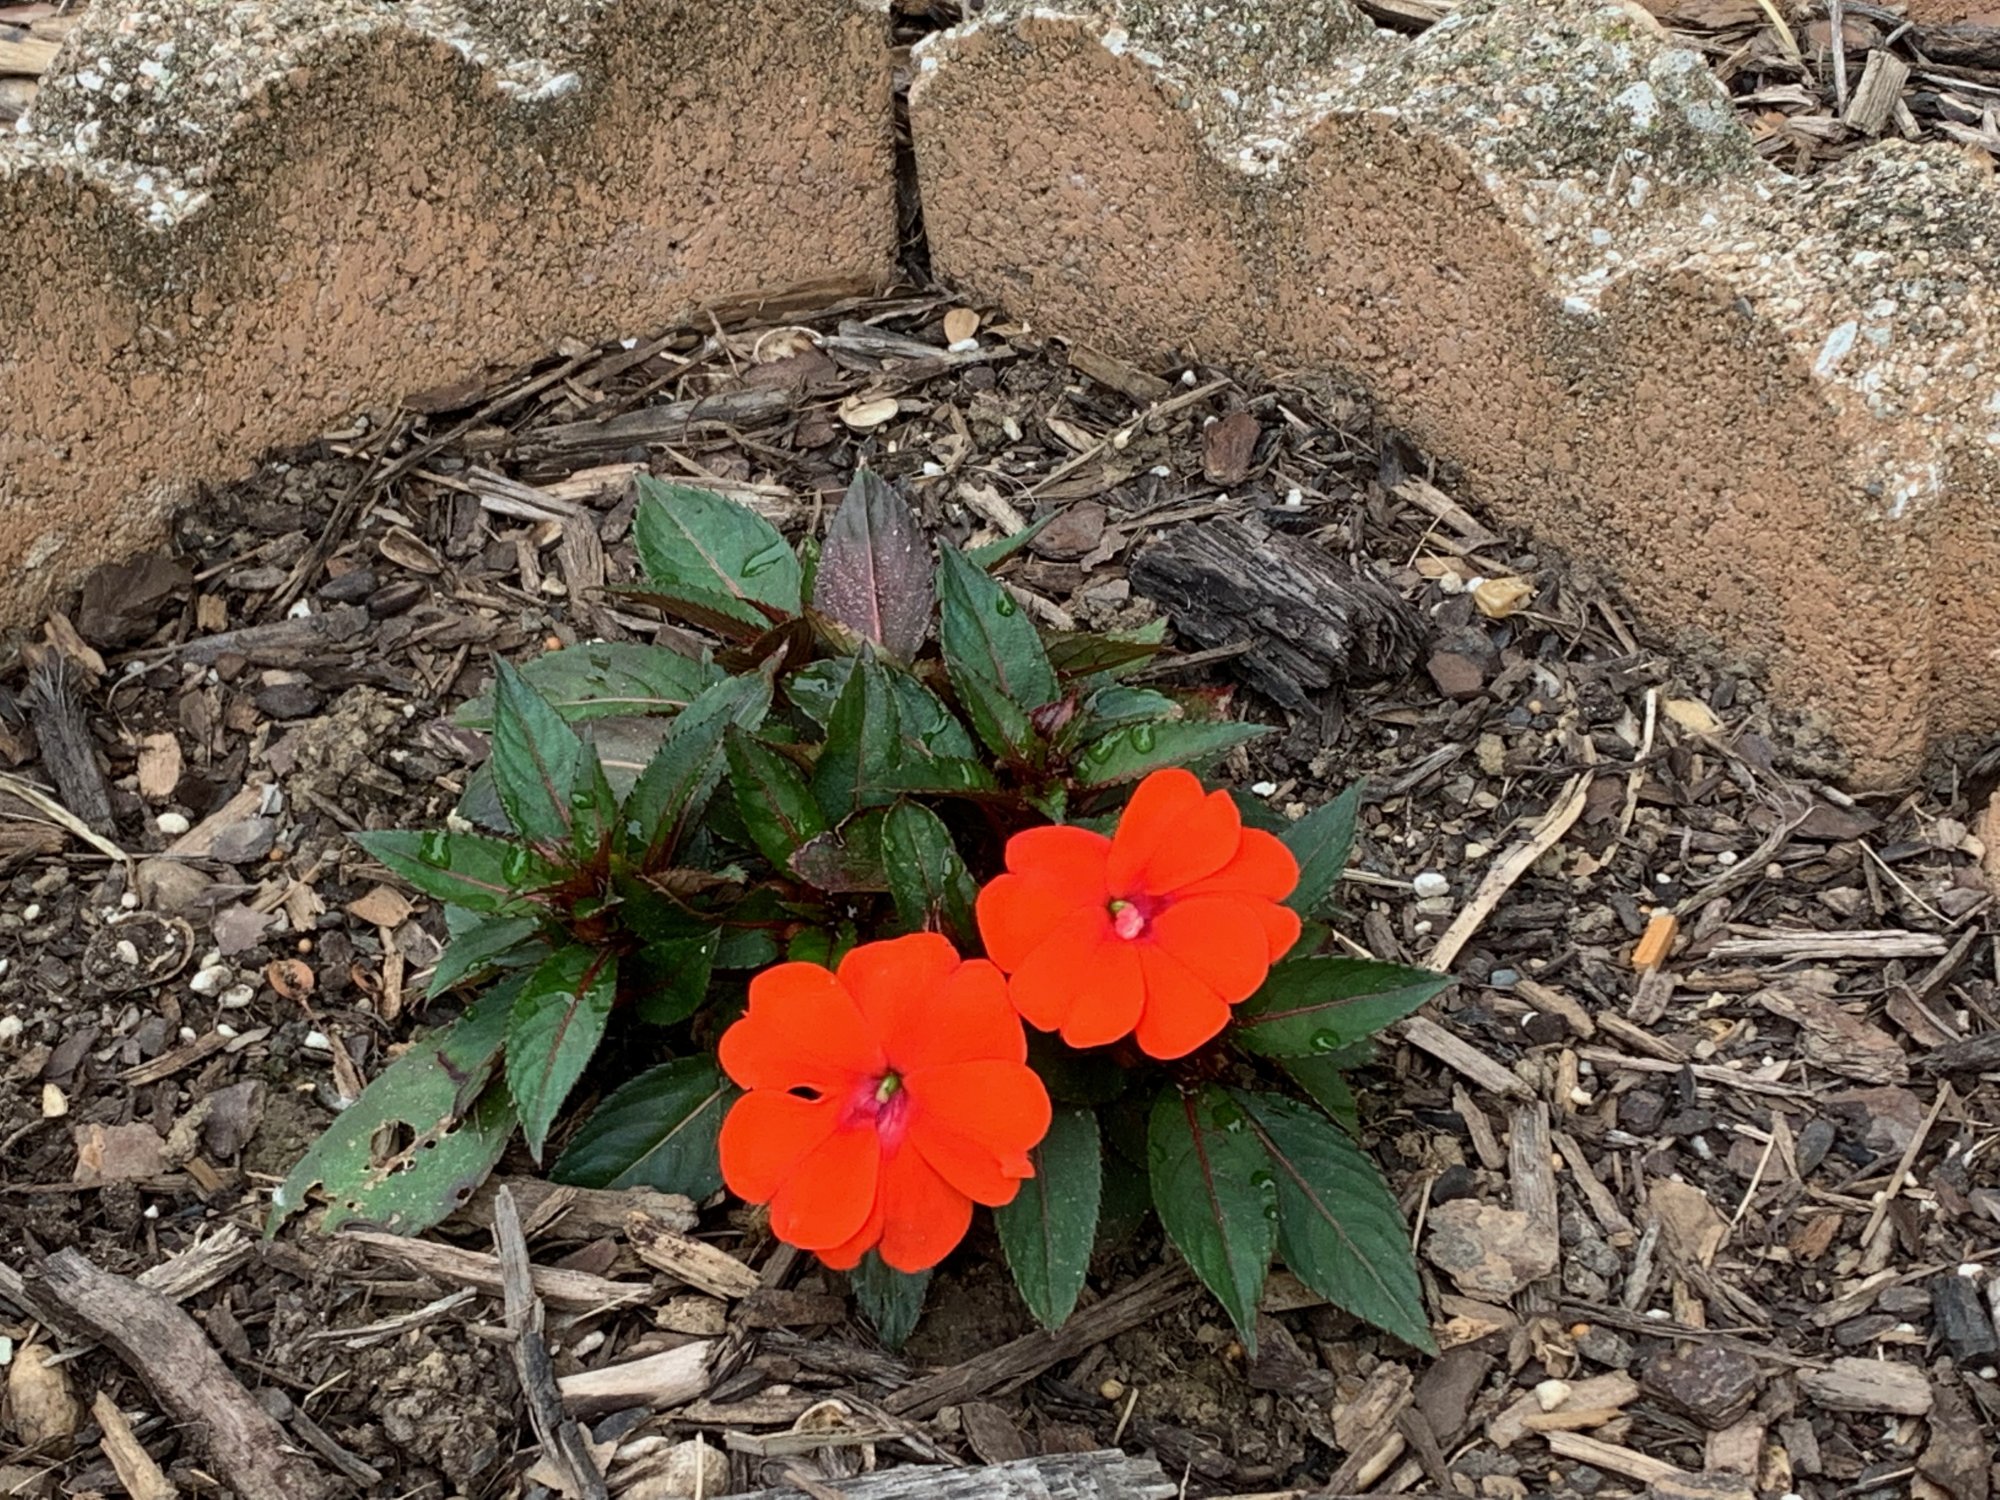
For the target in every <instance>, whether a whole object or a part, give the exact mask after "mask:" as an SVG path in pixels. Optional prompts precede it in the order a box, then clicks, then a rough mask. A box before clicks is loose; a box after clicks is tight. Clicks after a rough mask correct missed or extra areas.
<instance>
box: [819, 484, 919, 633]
mask: <svg viewBox="0 0 2000 1500" xmlns="http://www.w3.org/2000/svg"><path fill="white" fill-rule="evenodd" d="M935 602H936V595H935V593H934V592H933V585H932V582H931V547H930V542H929V540H928V539H927V538H926V537H925V536H924V532H923V528H922V527H921V526H919V525H918V524H917V518H916V517H915V516H914V515H912V514H911V513H910V507H909V505H908V504H906V503H905V502H904V500H903V497H902V496H901V495H899V494H897V493H896V491H895V490H894V489H892V488H891V487H890V486H889V485H888V484H887V483H886V482H885V481H884V480H883V479H882V478H881V476H880V475H878V474H876V473H875V472H874V471H873V470H872V469H857V470H855V472H854V482H853V483H852V484H850V485H849V486H848V487H847V496H846V498H845V499H843V500H842V501H841V502H840V508H839V509H838V510H836V511H835V512H834V513H833V519H832V520H831V521H829V522H828V523H827V527H826V541H825V544H824V545H823V546H822V547H821V549H820V557H819V568H818V571H817V573H816V574H815V575H814V578H813V608H814V609H816V610H818V611H819V612H820V613H821V614H823V615H825V616H826V617H827V618H828V619H831V620H837V621H838V622H839V623H840V624H842V625H845V626H846V627H847V628H848V629H850V630H852V631H853V632H854V633H855V634H857V635H859V636H861V637H862V638H863V639H864V640H869V641H873V642H874V643H875V644H876V645H877V646H880V647H881V648H882V649H883V650H884V651H886V652H887V653H888V654H889V655H891V656H893V657H895V658H896V659H897V660H899V661H908V660H909V659H910V658H911V657H913V656H915V655H916V654H917V648H918V647H919V646H921V645H923V643H924V637H925V636H926V635H928V634H930V628H931V606H932V605H933V604H934V603H935Z"/></svg>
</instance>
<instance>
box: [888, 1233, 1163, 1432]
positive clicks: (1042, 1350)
mask: <svg viewBox="0 0 2000 1500" xmlns="http://www.w3.org/2000/svg"><path fill="white" fill-rule="evenodd" d="M1193 1295H1194V1284H1193V1280H1192V1278H1191V1277H1190V1276H1189V1275H1188V1273H1187V1271H1186V1270H1185V1269H1183V1268H1182V1267H1181V1266H1179V1265H1172V1266H1161V1267H1159V1268H1157V1269H1155V1270H1152V1271H1148V1272H1147V1273H1146V1274H1145V1275H1144V1276H1141V1277H1140V1278H1139V1279H1138V1280H1137V1281H1135V1282H1133V1283H1132V1284H1131V1285H1130V1286H1128V1287H1126V1288H1125V1289H1124V1290H1123V1291H1121V1292H1117V1293H1114V1294H1113V1295H1112V1296H1109V1297H1106V1298H1105V1299H1104V1300H1103V1301H1102V1302H1096V1303H1092V1304H1091V1305H1090V1306H1089V1307H1086V1308H1082V1309H1079V1310H1078V1312H1077V1313H1076V1315H1075V1316H1074V1317H1072V1318H1071V1319H1070V1320H1069V1321H1068V1322H1067V1323H1065V1324H1063V1326H1062V1327H1061V1328H1058V1329H1056V1330H1055V1331H1054V1332H1053V1333H1030V1334H1026V1335H1024V1336H1022V1337H1021V1338H1018V1339H1015V1340H1014V1341H1013V1342H1012V1343H1011V1344H1002V1345H1001V1346H1000V1347H999V1348H998V1349H995V1350H993V1351H992V1352H991V1353H988V1354H981V1355H978V1356H976V1357H975V1358H973V1359H969V1360H967V1361H965V1362H964V1363H963V1364H958V1365H953V1366H952V1367H951V1368H950V1369H946V1370H939V1371H938V1372H937V1373H936V1374H934V1375H926V1376H925V1377H924V1378H923V1379H921V1380H916V1381H912V1382H911V1383H910V1384H909V1385H906V1386H904V1387H903V1388H902V1389H901V1390H900V1391H897V1392H896V1393H895V1394H894V1395H893V1396H891V1397H889V1399H888V1400H886V1401H884V1402H883V1403H882V1404H883V1405H884V1406H885V1407H887V1408H888V1409H889V1410H890V1411H892V1412H894V1413H895V1414H896V1415H897V1416H899V1417H915V1418H916V1419H918V1420H919V1421H922V1420H923V1419H925V1418H927V1417H933V1416H936V1415H937V1412H938V1409H939V1408H940V1407H945V1406H956V1405H958V1404H959V1403H961V1402H964V1401H969V1400H971V1399H972V1398H973V1397H975V1396H983V1395H986V1394H987V1393H988V1392H992V1391H1009V1390H1013V1389H1015V1388H1017V1387H1018V1386H1021V1385H1024V1384H1025V1383H1027V1382H1028V1381H1030V1380H1033V1379H1034V1378H1035V1377H1036V1376H1037V1375H1039V1374H1041V1373H1042V1371H1044V1370H1046V1369H1048V1367H1049V1366H1050V1365H1053V1364H1059V1363H1060V1362H1061V1361H1063V1360H1065V1359H1074V1358H1075V1357H1076V1356H1077V1355H1079V1354H1081V1353H1083V1352H1084V1351H1085V1350H1086V1349H1090V1348H1093V1347H1094V1346H1096V1345H1098V1344H1101V1343H1103V1342H1104V1341H1105V1340H1106V1339H1109V1338H1115V1337H1116V1336H1117V1335H1119V1334H1121V1333H1123V1332H1125V1330H1126V1329H1128V1328H1137V1327H1138V1326H1139V1325H1140V1324H1141V1323H1146V1322H1150V1321H1151V1320H1152V1319H1154V1318H1157V1317H1158V1316H1160V1314H1162V1313H1164V1312H1165V1311H1167V1309H1168V1308H1171V1307H1174V1306H1177V1305H1178V1304H1179V1303H1182V1302H1185V1301H1186V1300H1187V1299H1188V1298H1189V1297H1191V1296H1193Z"/></svg>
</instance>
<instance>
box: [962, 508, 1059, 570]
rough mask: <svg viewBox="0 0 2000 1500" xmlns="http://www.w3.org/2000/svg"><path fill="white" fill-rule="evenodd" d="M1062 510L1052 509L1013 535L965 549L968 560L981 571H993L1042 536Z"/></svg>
mask: <svg viewBox="0 0 2000 1500" xmlns="http://www.w3.org/2000/svg"><path fill="white" fill-rule="evenodd" d="M1061 514H1062V511H1060V510H1052V511H1050V512H1049V513H1048V514H1047V515H1045V516H1043V517H1042V518H1041V520H1039V521H1037V522H1035V523H1034V524H1033V525H1031V526H1023V527H1022V528H1021V529H1020V530H1019V531H1017V532H1015V533H1014V534H1013V535H1012V536H1003V537H1001V538H1000V539H999V540H998V541H996V542H986V543H983V544H982V545H980V546H977V547H967V548H966V549H965V558H966V561H967V562H969V563H971V564H972V565H973V566H974V567H976V568H978V569H979V570H980V571H981V572H985V573H991V572H992V571H993V570H994V569H995V568H997V567H999V566H1000V564H1002V563H1003V562H1005V561H1006V560H1007V559H1008V558H1010V557H1012V556H1013V555H1014V554H1015V553H1016V552H1019V551H1020V550H1021V549H1022V548H1023V547H1025V546H1027V545H1028V543H1030V542H1032V541H1033V540H1034V539H1035V538H1036V537H1038V536H1040V535H1041V534H1042V532H1043V530H1044V529H1045V528H1046V527H1047V526H1048V524H1049V523H1050V522H1051V521H1053V520H1054V519H1055V518H1056V517H1057V516H1059V515H1061Z"/></svg>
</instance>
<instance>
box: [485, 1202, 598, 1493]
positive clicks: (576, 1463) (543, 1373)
mask: <svg viewBox="0 0 2000 1500" xmlns="http://www.w3.org/2000/svg"><path fill="white" fill-rule="evenodd" d="M493 1245H494V1249H495V1250H496V1251H497V1252H498V1255H499V1259H500V1291H501V1296H502V1298H503V1299H504V1302H505V1306H506V1315H507V1332H508V1333H510V1334H512V1335H513V1338H514V1373H515V1375H516V1376H518V1377H519V1379H520V1382H521V1394H522V1396H523V1398H524V1399H525V1400H526V1401H527V1404H528V1423H529V1425H530V1426H532V1427H533V1428H534V1429H535V1438H536V1440H537V1441H539V1442H540V1443H541V1445H542V1456H543V1458H544V1459H546V1460H547V1461H548V1463H549V1464H550V1465H551V1466H552V1467H553V1468H554V1469H555V1470H556V1472H557V1473H559V1474H560V1475H561V1476H562V1485H561V1488H562V1490H563V1492H564V1493H565V1494H568V1495H573V1496H576V1497H578V1500H610V1497H609V1493H608V1492H607V1491H606V1489H605V1488H604V1474H603V1472H602V1471H601V1470H600V1469H599V1468H598V1467H597V1459H596V1457H595V1456H594V1455H593V1454H592V1453H591V1451H590V1443H589V1441H588V1440H587V1439H586V1438H585V1437H584V1435H583V1429H582V1428H580V1427H578V1426H577V1424H576V1418H574V1417H572V1416H571V1415H570V1414H569V1413H568V1412H566V1411H564V1410H563V1403H562V1396H561V1395H560V1394H559V1393H558V1392H557V1390H556V1370H555V1363H554V1361H553V1360H551V1359H550V1358H549V1346H548V1341H547V1340H546V1339H545V1338H543V1337H542V1299H541V1298H539V1297H537V1296H536V1295H535V1288H534V1284H533V1281H532V1280H531V1278H530V1273H529V1267H528V1240H527V1236H526V1235H524V1234H522V1232H521V1216H520V1215H519V1214H518V1213H516V1212H515V1211H514V1194H513V1192H512V1191H511V1190H510V1189H509V1188H508V1187H507V1186H506V1185H505V1184H502V1185H501V1188H500V1190H499V1192H498V1193H496V1194H495V1195H494V1198H493Z"/></svg>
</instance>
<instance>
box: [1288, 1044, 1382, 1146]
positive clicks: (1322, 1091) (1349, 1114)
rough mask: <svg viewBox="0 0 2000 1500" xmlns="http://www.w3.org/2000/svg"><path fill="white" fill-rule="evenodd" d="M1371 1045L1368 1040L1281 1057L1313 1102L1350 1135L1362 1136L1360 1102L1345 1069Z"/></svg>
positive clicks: (1294, 1080) (1291, 1075)
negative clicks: (1324, 1051)
mask: <svg viewBox="0 0 2000 1500" xmlns="http://www.w3.org/2000/svg"><path fill="white" fill-rule="evenodd" d="M1368 1048H1369V1043H1367V1042H1363V1043H1361V1044H1360V1046H1359V1047H1346V1048H1343V1049H1342V1050H1341V1051H1339V1052H1329V1053H1327V1054H1326V1055H1325V1056H1324V1057H1281V1058H1279V1059H1278V1066H1279V1067H1281V1068H1283V1069H1284V1070H1285V1072H1286V1074H1287V1075H1289V1076H1290V1078H1291V1080H1292V1082H1294V1083H1296V1084H1297V1085H1298V1086H1299V1087H1300V1088H1302V1089H1304V1090H1305V1091H1306V1096H1307V1097H1308V1098H1310V1099H1311V1100H1312V1102H1313V1103H1315V1104H1317V1105H1318V1106H1319V1107H1320V1108H1321V1109H1323V1110H1325V1111H1326V1113H1327V1117H1328V1118H1329V1119H1331V1120H1332V1121H1333V1122H1334V1123H1335V1124H1337V1125H1338V1126H1340V1128H1341V1129H1342V1130H1345V1131H1346V1132H1347V1133H1348V1134H1349V1135H1352V1136H1359V1135H1360V1134H1361V1106H1360V1105H1359V1104H1358V1103H1357V1102H1356V1101H1355V1098H1354V1090H1353V1089H1352V1088H1350V1087H1349V1086H1348V1082H1347V1076H1346V1070H1347V1068H1348V1067H1351V1066H1354V1065H1355V1064H1354V1063H1353V1062H1351V1061H1350V1059H1352V1058H1353V1057H1354V1056H1355V1054H1357V1053H1359V1052H1362V1051H1365V1050H1367V1049H1368Z"/></svg>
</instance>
